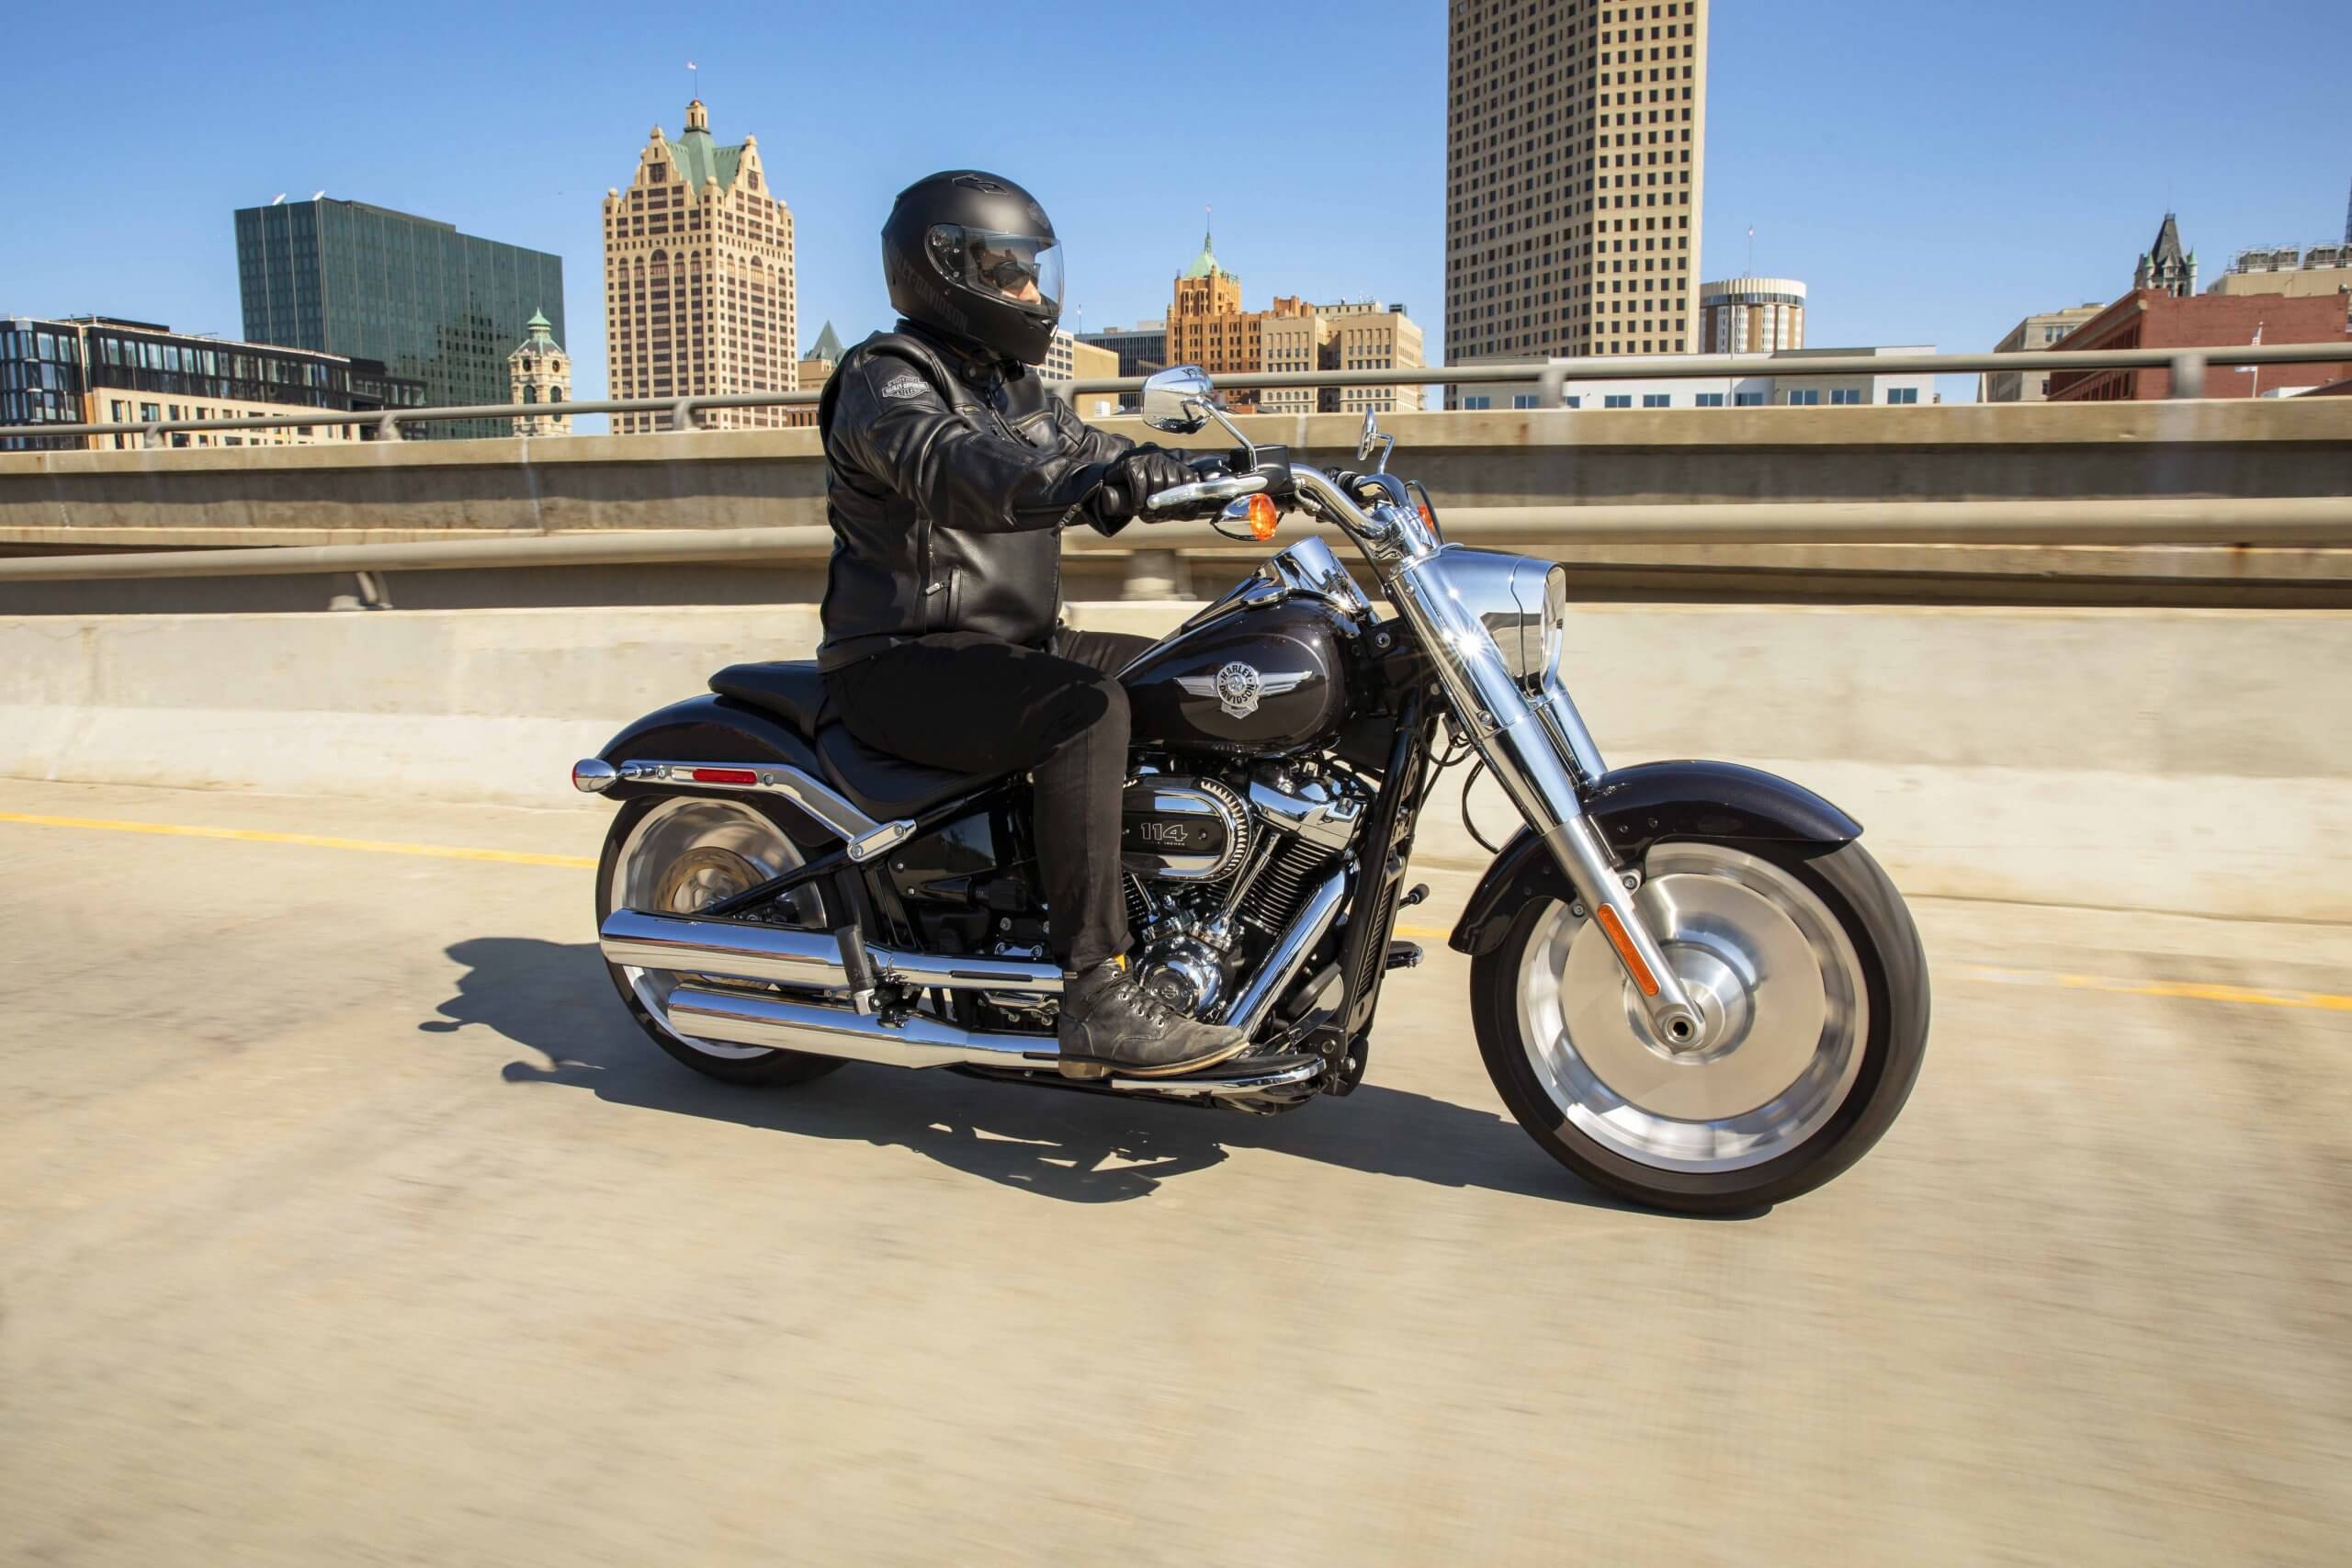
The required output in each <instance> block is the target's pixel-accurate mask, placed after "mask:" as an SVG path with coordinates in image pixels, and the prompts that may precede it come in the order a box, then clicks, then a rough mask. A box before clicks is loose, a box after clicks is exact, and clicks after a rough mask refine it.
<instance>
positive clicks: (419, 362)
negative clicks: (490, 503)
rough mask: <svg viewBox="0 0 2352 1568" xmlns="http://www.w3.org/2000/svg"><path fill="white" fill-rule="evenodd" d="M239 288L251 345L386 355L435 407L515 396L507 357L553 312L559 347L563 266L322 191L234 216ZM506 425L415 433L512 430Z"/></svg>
mask: <svg viewBox="0 0 2352 1568" xmlns="http://www.w3.org/2000/svg"><path fill="white" fill-rule="evenodd" d="M236 220H237V281H238V287H239V289H240V292H241V293H242V295H243V301H244V312H245V336H246V337H248V338H250V339H251V340H253V341H254V342H255V343H271V344H283V345H284V346H286V347H288V348H308V349H316V350H320V351H322V352H324V353H328V354H340V355H349V356H353V357H356V358H366V359H372V360H376V361H379V363H381V364H382V365H384V366H385V367H387V368H388V370H389V372H390V375H392V376H394V377H401V378H412V379H414V380H417V381H421V382H422V383H424V389H425V397H426V400H427V401H428V402H431V403H434V404H450V403H503V402H506V401H507V400H508V396H509V390H510V389H509V387H508V385H507V377H506V356H507V355H509V354H510V353H512V352H513V351H514V348H515V344H518V343H520V342H522V341H523V339H525V338H526V337H528V336H529V335H530V329H529V326H528V323H529V321H530V319H531V317H532V315H533V314H534V313H541V314H544V315H545V316H546V317H547V318H548V322H549V323H550V324H551V326H552V327H553V328H554V333H555V336H556V339H557V341H558V342H561V341H564V327H563V258H562V257H560V256H555V255H549V254H547V253H546V252H544V251H531V250H526V249H524V248H523V247H522V246H520V245H509V244H504V243H501V242H499V241H496V240H485V239H481V238H479V237H478V236H476V235H472V234H461V233H459V232H458V231H457V229H456V227H455V226H454V225H452V224H448V223H443V222H439V221H437V220H434V219H430V218H418V217H414V216H412V215H411V214H409V213H405V212H394V211H392V210H391V209H389V208H382V207H371V206H369V205H368V204H367V203H366V202H363V201H340V200H335V199H333V198H330V197H314V198H313V199H311V200H310V201H300V202H291V201H289V202H281V203H278V204H277V205H276V206H272V207H247V208H242V209H239V210H238V212H237V215H236ZM508 423H509V422H508V421H505V420H458V421H436V422H434V423H428V424H416V425H410V426H406V427H404V428H403V434H416V435H419V436H443V437H447V436H463V435H504V434H508V428H507V427H508Z"/></svg>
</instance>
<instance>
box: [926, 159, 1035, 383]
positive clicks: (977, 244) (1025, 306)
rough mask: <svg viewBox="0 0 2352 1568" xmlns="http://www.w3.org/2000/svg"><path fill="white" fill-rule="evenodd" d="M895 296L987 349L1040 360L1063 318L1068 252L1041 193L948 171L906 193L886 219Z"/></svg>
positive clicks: (935, 325)
mask: <svg viewBox="0 0 2352 1568" xmlns="http://www.w3.org/2000/svg"><path fill="white" fill-rule="evenodd" d="M882 272H883V276H885V277H886V278H887V279H888V282H889V286H890V304H891V306H892V307H893V308H894V309H896V310H898V312H899V314H900V315H902V316H904V317H906V318H907V319H908V320H909V321H920V322H922V324H923V325H924V326H927V327H930V328H932V329H933V330H934V331H937V332H942V333H946V334H947V335H949V336H950V337H954V338H958V339H961V340H962V341H964V342H966V343H968V344H973V345H975V346H976V347H978V348H980V349H983V350H985V351H987V352H988V353H989V354H994V355H1001V356H1002V357H1004V358H1007V359H1017V360H1020V361H1021V362H1022V363H1023V364H1025V365H1042V364H1044V363H1045V359H1046V347H1047V345H1048V344H1051V343H1052V342H1053V338H1054V327H1055V324H1056V323H1057V322H1058V321H1060V320H1061V319H1062V252H1061V247H1060V246H1059V245H1058V244H1057V243H1055V241H1054V225H1053V221H1052V220H1050V219H1048V218H1047V217H1046V209H1044V208H1042V207H1040V206H1038V205H1037V198H1036V197H1033V196H1031V195H1030V194H1029V193H1028V192H1027V191H1025V190H1023V189H1022V188H1021V187H1020V186H1017V185H1014V184H1013V183H1012V181H1011V180H1008V179H1002V178H1000V177H999V176H997V175H987V174H982V173H980V172H979V171H978V170H977V169H947V170H943V171H942V172H940V173H939V174H935V175H928V176H926V177H925V178H922V179H920V180H917V181H916V182H915V183H914V184H912V185H910V186H908V187H907V188H906V189H904V190H902V191H900V192H899V199H898V201H897V203H896V204H894V205H893V206H892V207H891V209H890V220H889V221H888V222H887V223H885V224H883V225H882Z"/></svg>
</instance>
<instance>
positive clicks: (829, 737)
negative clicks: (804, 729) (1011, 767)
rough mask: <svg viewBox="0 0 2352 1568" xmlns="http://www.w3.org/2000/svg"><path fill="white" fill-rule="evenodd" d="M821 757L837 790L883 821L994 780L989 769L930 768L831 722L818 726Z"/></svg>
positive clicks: (818, 751)
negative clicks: (879, 747)
mask: <svg viewBox="0 0 2352 1568" xmlns="http://www.w3.org/2000/svg"><path fill="white" fill-rule="evenodd" d="M817 762H818V765H819V766H820V767H822V768H823V769H824V770H825V777H826V778H828V779H830V780H831V782H832V785H833V787H834V788H835V789H838V790H840V791H841V792H842V794H843V795H847V796H849V797H850V799H851V800H853V801H854V802H856V804H857V807H858V809H860V810H861V811H864V812H865V814H866V815H867V816H869V817H872V818H876V820H879V821H885V822H888V821H891V820H894V819H896V818H901V817H912V816H915V815H916V814H917V813H919V812H922V811H925V810H927V809H929V808H930V807H934V806H936V805H938V804H939V803H940V802H941V801H943V800H948V799H951V798H953V797H954V796H956V795H962V794H965V793H966V792H967V791H970V790H975V789H978V788H979V787H980V785H982V784H986V783H988V782H989V780H988V776H987V775H986V774H972V773H959V772H957V771H956V770H954V769H952V768H931V767H925V766H924V765H923V764H922V763H921V762H910V761H907V760H906V759H905V758H904V757H894V756H892V755H890V753H888V751H877V750H875V749H874V748H873V747H871V746H868V745H867V744H865V742H864V741H863V740H860V739H858V738H857V737H856V736H854V735H852V734H851V733H850V732H849V726H847V725H845V724H840V723H827V724H825V725H823V726H822V727H821V728H819V729H818V731H817Z"/></svg>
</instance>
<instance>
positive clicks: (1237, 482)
mask: <svg viewBox="0 0 2352 1568" xmlns="http://www.w3.org/2000/svg"><path fill="white" fill-rule="evenodd" d="M1265 488H1266V476H1265V475H1263V474H1228V475H1227V476H1226V477H1225V478H1223V479H1195V480H1194V481H1193V482H1192V483H1191V484H1188V485H1171V486H1170V487H1169V488H1168V489H1166V490H1163V491H1159V492H1158V493H1156V494H1153V495H1148V496H1146V497H1145V498H1144V503H1143V511H1144V514H1145V515H1146V516H1149V515H1150V514H1151V513H1170V512H1176V511H1183V510H1189V509H1191V508H1193V507H1195V506H1206V505H1210V504H1212V503H1214V504H1216V505H1218V506H1223V505H1225V504H1226V503H1227V502H1232V501H1238V500H1240V499H1241V498H1242V497H1243V496H1245V495H1255V494H1257V493H1258V492H1259V491H1261V490H1264V489H1265Z"/></svg>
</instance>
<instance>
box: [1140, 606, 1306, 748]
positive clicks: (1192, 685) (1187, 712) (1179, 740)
mask: <svg viewBox="0 0 2352 1568" xmlns="http://www.w3.org/2000/svg"><path fill="white" fill-rule="evenodd" d="M1345 636H1346V632H1345V630H1344V629H1343V628H1342V627H1341V626H1340V623H1339V621H1338V620H1337V618H1336V617H1335V615H1333V612H1332V610H1331V607H1330V606H1329V604H1325V603H1324V602H1323V601H1321V600H1319V599H1313V598H1308V597H1306V596H1304V595H1299V596H1294V597H1291V598H1286V599H1279V600H1274V601H1272V602H1267V603H1260V604H1250V605H1245V606H1243V607H1242V608H1239V609H1236V610H1233V611H1230V612H1228V613H1227V614H1225V615H1218V616H1216V618H1215V619H1213V620H1210V621H1207V622H1205V623H1204V624H1202V625H1200V626H1193V628H1192V629H1190V630H1189V631H1184V632H1180V633H1178V634H1177V636H1176V637H1173V638H1171V639H1170V640H1169V641H1167V642H1165V643H1162V644H1161V645H1160V646H1159V647H1158V648H1156V649H1153V650H1152V651H1151V652H1150V653H1148V654H1147V655H1145V656H1144V657H1143V658H1142V659H1141V660H1137V661H1136V664H1135V665H1134V666H1133V667H1132V668H1131V669H1129V670H1128V671H1126V672H1125V674H1123V675H1122V676H1121V677H1120V680H1121V682H1123V683H1124V684H1125V686H1126V688H1127V703H1128V705H1129V706H1130V707H1131V708H1132V709H1133V710H1134V713H1135V743H1136V745H1138V746H1165V747H1168V748H1169V749H1170V750H1180V751H1241V752H1249V753H1253V754H1257V755H1268V756H1271V755H1279V754H1283V753H1286V752H1292V751H1303V750H1307V749H1308V748H1310V747H1313V746H1316V745H1318V744H1321V743H1322V742H1325V741H1328V740H1329V739H1331V737H1332V736H1334V735H1336V734H1337V733H1338V732H1339V729H1340V725H1341V723H1342V722H1343V721H1344V720H1345V719H1346V717H1347V712H1348V682H1347V663H1346V650H1345V649H1344V647H1343V638H1344V637H1345Z"/></svg>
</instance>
